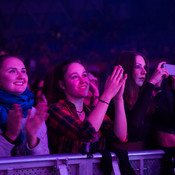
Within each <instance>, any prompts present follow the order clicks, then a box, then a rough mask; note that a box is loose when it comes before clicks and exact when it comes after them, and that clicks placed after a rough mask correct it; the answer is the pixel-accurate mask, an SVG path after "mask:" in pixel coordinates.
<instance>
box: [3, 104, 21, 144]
mask: <svg viewBox="0 0 175 175" xmlns="http://www.w3.org/2000/svg"><path fill="white" fill-rule="evenodd" d="M22 118H23V114H22V109H21V107H20V105H19V104H14V105H13V108H12V110H10V111H9V113H8V118H7V132H6V133H5V135H6V136H7V137H8V138H9V139H11V140H13V141H14V140H15V139H16V138H17V137H18V135H19V133H20V131H21V128H22Z"/></svg>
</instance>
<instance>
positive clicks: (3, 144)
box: [0, 135, 14, 157]
mask: <svg viewBox="0 0 175 175" xmlns="http://www.w3.org/2000/svg"><path fill="white" fill-rule="evenodd" d="M0 140H1V141H0V157H10V156H11V150H12V149H13V147H14V144H11V143H10V142H8V141H7V140H6V139H5V138H4V137H3V136H2V135H0Z"/></svg>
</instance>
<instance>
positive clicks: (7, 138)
mask: <svg viewBox="0 0 175 175" xmlns="http://www.w3.org/2000/svg"><path fill="white" fill-rule="evenodd" d="M1 135H2V136H3V137H4V138H5V139H6V140H7V141H8V142H9V143H11V144H15V139H14V140H12V139H11V138H10V137H8V136H7V135H6V134H5V133H2V134H1Z"/></svg>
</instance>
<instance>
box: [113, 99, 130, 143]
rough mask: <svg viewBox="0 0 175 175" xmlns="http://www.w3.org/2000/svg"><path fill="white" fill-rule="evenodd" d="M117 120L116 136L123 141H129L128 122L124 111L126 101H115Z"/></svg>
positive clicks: (115, 122) (115, 126)
mask: <svg viewBox="0 0 175 175" xmlns="http://www.w3.org/2000/svg"><path fill="white" fill-rule="evenodd" d="M114 105H115V119H114V134H115V135H116V136H117V137H118V138H119V139H120V140H121V141H125V140H126V139H127V120H126V114H125V109H124V101H123V99H121V100H114Z"/></svg>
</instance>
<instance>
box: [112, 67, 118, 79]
mask: <svg viewBox="0 0 175 175" xmlns="http://www.w3.org/2000/svg"><path fill="white" fill-rule="evenodd" d="M117 70H118V66H115V67H114V70H113V72H112V74H111V76H110V77H111V79H113V78H114V76H115V74H116V71H117Z"/></svg>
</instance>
